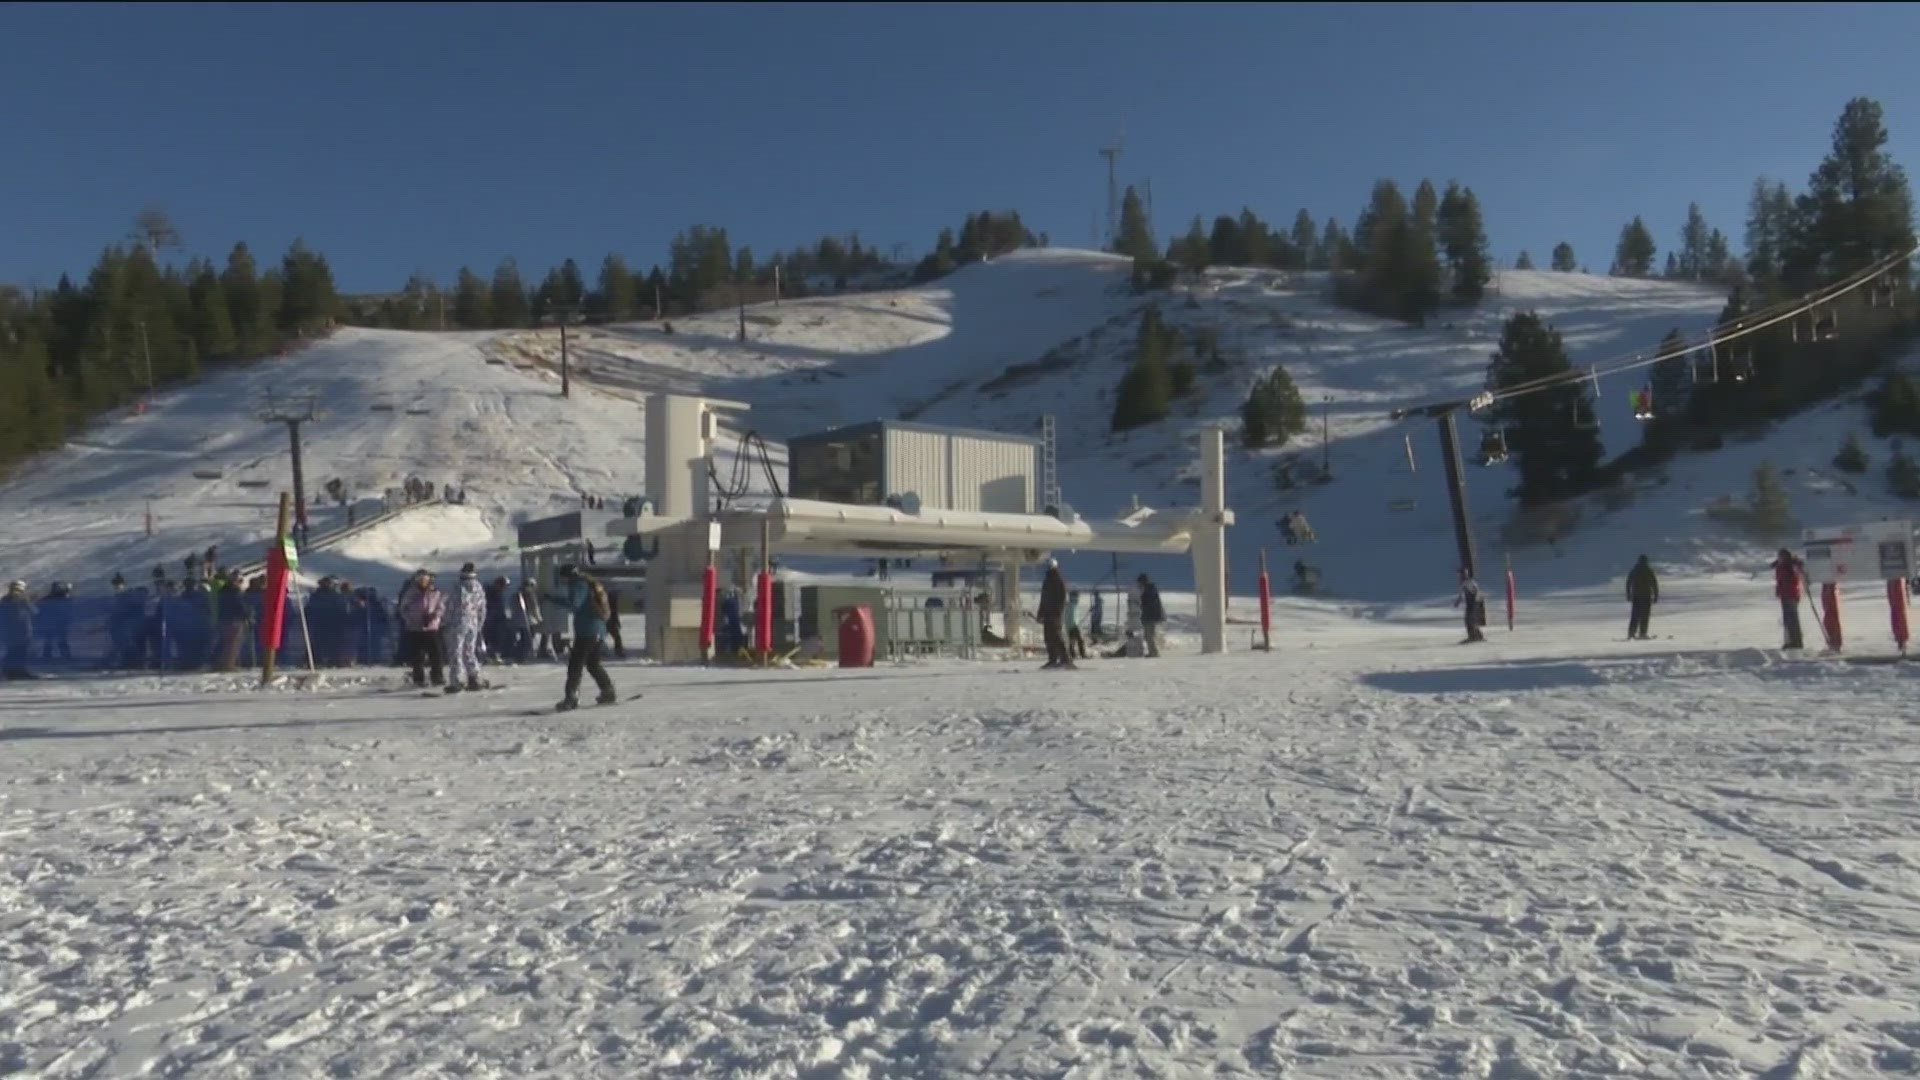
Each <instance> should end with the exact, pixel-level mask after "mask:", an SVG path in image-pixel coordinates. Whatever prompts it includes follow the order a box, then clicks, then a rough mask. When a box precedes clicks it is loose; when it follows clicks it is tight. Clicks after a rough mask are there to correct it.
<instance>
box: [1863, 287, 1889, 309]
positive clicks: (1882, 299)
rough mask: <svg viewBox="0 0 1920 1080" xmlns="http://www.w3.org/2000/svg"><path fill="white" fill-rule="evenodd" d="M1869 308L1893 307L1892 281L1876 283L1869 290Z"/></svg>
mask: <svg viewBox="0 0 1920 1080" xmlns="http://www.w3.org/2000/svg"><path fill="white" fill-rule="evenodd" d="M1867 306H1868V307H1892V306H1893V282H1891V281H1876V282H1874V283H1873V285H1872V286H1871V287H1870V288H1868V289H1867Z"/></svg>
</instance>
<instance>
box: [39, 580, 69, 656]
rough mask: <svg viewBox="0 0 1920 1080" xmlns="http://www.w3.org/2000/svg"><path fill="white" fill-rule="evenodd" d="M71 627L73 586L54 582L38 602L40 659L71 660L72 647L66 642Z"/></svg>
mask: <svg viewBox="0 0 1920 1080" xmlns="http://www.w3.org/2000/svg"><path fill="white" fill-rule="evenodd" d="M72 626H73V586H72V585H69V584H67V583H66V582H63V581H57V582H54V584H53V587H52V588H51V589H48V590H47V595H46V597H45V598H43V599H42V600H41V601H40V659H42V660H49V661H50V660H52V659H53V658H54V656H55V655H56V654H57V655H58V656H59V657H60V659H62V660H71V659H73V645H72V644H71V643H70V642H69V641H68V640H67V634H68V631H69V630H70V629H71V628H72Z"/></svg>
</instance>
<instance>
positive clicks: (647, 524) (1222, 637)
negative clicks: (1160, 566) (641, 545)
mask: <svg viewBox="0 0 1920 1080" xmlns="http://www.w3.org/2000/svg"><path fill="white" fill-rule="evenodd" d="M744 408H745V406H743V405H739V404H736V403H733V402H721V401H711V400H707V399H703V398H694V397H682V396H678V395H671V394H654V395H651V396H649V397H648V399H647V462H646V470H647V488H648V492H647V493H648V495H649V496H651V497H652V498H653V500H654V502H653V507H652V509H653V512H652V513H647V514H643V515H641V516H640V517H636V518H623V519H620V520H616V521H613V522H609V523H608V525H607V533H608V535H609V536H613V537H619V538H625V537H627V536H630V535H636V534H639V535H645V536H648V537H651V538H653V539H655V540H657V541H658V542H659V553H658V554H657V555H656V556H655V557H654V558H653V559H652V560H651V561H650V562H649V564H648V568H647V581H648V585H647V588H648V603H647V648H648V652H649V654H650V655H651V656H652V657H653V658H654V659H656V660H659V661H663V662H669V663H672V662H685V661H688V660H691V659H694V658H696V657H697V656H698V652H699V644H698V640H697V639H698V630H699V622H700V610H699V608H700V604H699V597H700V589H701V578H702V575H703V572H704V570H705V568H706V566H707V560H708V557H709V553H710V552H712V553H713V554H714V555H715V556H717V555H718V553H720V552H725V551H752V552H755V553H756V554H757V553H758V551H759V549H760V546H761V544H762V543H763V542H764V543H766V545H767V548H768V552H769V553H770V554H774V555H780V554H798V555H826V556H847V557H855V558H873V557H875V556H877V555H878V556H890V557H908V556H920V557H925V556H938V555H951V556H958V555H965V556H968V557H971V558H979V557H983V556H984V557H985V558H987V559H989V560H990V561H994V562H997V563H999V565H1000V566H1001V568H1002V571H1003V573H1004V574H1005V575H1006V580H1007V586H1008V587H1003V588H1002V589H1001V590H1000V594H1001V596H1002V597H1003V601H1004V615H1005V617H1006V620H1007V621H1006V626H1007V628H1008V629H1009V640H1015V641H1017V640H1018V638H1016V637H1014V636H1013V633H1014V628H1017V627H1018V626H1019V625H1020V619H1021V616H1020V598H1019V590H1018V588H1017V584H1018V579H1019V571H1020V567H1022V566H1023V565H1027V564H1030V563H1036V562H1039V561H1040V560H1042V559H1043V558H1045V557H1046V555H1047V553H1048V552H1053V551H1114V552H1136V553H1141V554H1160V555H1178V554H1180V553H1182V552H1189V553H1191V555H1192V557H1193V570H1194V587H1195V590H1196V591H1197V593H1198V594H1199V613H1200V642H1201V651H1202V652H1207V653H1217V652H1224V651H1225V650H1226V631H1227V625H1226V601H1227V583H1226V530H1227V528H1228V527H1229V526H1231V525H1232V524H1233V521H1234V517H1233V511H1232V510H1230V509H1228V508H1227V506H1226V501H1225V500H1226V495H1225V492H1226V485H1225V479H1226V477H1225V467H1226V466H1225V435H1224V432H1223V431H1222V430H1221V429H1219V428H1209V429H1207V430H1206V431H1205V432H1203V434H1202V438H1201V444H1200V445H1201V462H1200V468H1201V482H1200V493H1201V500H1200V501H1201V505H1200V506H1199V507H1198V508H1197V509H1190V510H1181V511H1168V512H1155V511H1153V510H1152V509H1150V508H1141V509H1138V510H1134V511H1132V512H1130V513H1129V514H1128V515H1127V517H1126V518H1125V519H1124V520H1116V521H1103V522H1089V521H1087V520H1085V519H1083V518H1080V517H1078V516H1077V515H1076V516H1074V517H1073V518H1072V519H1071V520H1069V521H1062V520H1060V519H1058V518H1055V517H1050V516H1047V515H1043V514H1022V513H997V512H994V511H991V510H984V509H932V508H926V507H922V508H920V509H918V510H917V511H913V510H908V509H895V508H892V507H887V506H873V505H855V504H850V503H838V502H823V501H817V500H810V499H795V498H785V497H761V498H757V499H747V500H740V501H737V502H736V503H735V504H734V505H733V506H731V507H730V508H728V509H727V510H726V511H723V512H721V513H718V514H714V513H713V512H712V511H711V510H710V509H709V508H710V507H711V506H712V501H711V499H710V498H709V497H708V490H707V489H708V481H707V475H708V460H709V458H710V456H711V453H712V445H713V438H714V435H715V434H716V432H717V425H716V423H715V420H716V416H715V414H716V413H717V412H718V411H721V410H737V409H744Z"/></svg>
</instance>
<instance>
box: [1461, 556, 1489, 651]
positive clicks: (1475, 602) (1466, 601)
mask: <svg viewBox="0 0 1920 1080" xmlns="http://www.w3.org/2000/svg"><path fill="white" fill-rule="evenodd" d="M1486 602H1487V598H1486V597H1485V596H1484V595H1483V594H1482V593H1481V592H1480V583H1479V582H1477V581H1475V580H1473V571H1471V570H1469V569H1467V568H1466V567H1464V566H1463V567H1461V568H1460V595H1458V596H1456V597H1454V598H1453V606H1454V607H1465V608H1466V620H1467V640H1465V641H1463V642H1461V643H1460V644H1462V645H1471V644H1473V643H1474V642H1476V641H1485V640H1487V638H1486V635H1484V634H1482V633H1481V632H1480V627H1481V626H1482V625H1483V624H1484V623H1485V622H1486V615H1485V610H1486V609H1485V607H1484V606H1483V605H1485V604H1486Z"/></svg>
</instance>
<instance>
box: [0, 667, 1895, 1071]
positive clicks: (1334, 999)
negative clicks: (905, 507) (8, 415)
mask: <svg viewBox="0 0 1920 1080" xmlns="http://www.w3.org/2000/svg"><path fill="white" fill-rule="evenodd" d="M1368 660H1369V657H1368V655H1367V654H1361V653H1357V652H1356V653H1352V654H1343V653H1340V652H1336V651H1333V650H1328V651H1325V652H1322V653H1319V654H1317V655H1314V656H1311V657H1306V656H1300V655H1293V656H1288V655H1284V654H1282V655H1276V656H1272V657H1245V656H1242V657H1230V658H1222V659H1207V660H1201V659H1187V660H1168V661H1165V662H1162V663H1158V664H1148V663H1113V664H1102V665H1100V666H1099V670H1098V672H1097V674H1096V673H1093V672H1089V673H1088V674H1087V675H1086V676H1084V677H1081V678H1075V679H1055V680H1038V679H1036V680H1028V679H1017V678H1006V677H1002V676H999V675H996V674H994V673H992V672H983V671H981V670H980V669H979V668H974V667H965V666H958V665H930V666H925V667H920V668H914V669H908V670H904V671H895V672H889V673H886V674H885V675H884V676H882V677H877V678H876V677H871V676H869V677H854V678H841V677H833V676H827V675H823V676H808V675H800V674H796V673H767V675H766V677H765V681H764V682H761V683H756V682H755V681H754V680H750V679H749V680H743V679H741V678H739V677H738V675H737V674H736V675H734V676H732V677H729V678H724V679H723V678H720V677H717V676H707V675H702V674H700V673H689V672H685V671H681V670H674V669H652V668H628V669H625V670H623V671H619V672H617V673H616V674H617V676H618V677H620V679H621V685H622V687H623V689H625V688H627V687H628V686H629V684H631V685H632V687H633V688H635V689H644V690H645V691H646V692H647V697H646V699H645V700H644V702H642V703H638V704H631V705H622V706H620V707H618V708H613V709H607V710H596V711H594V712H593V713H591V714H572V715H569V716H567V717H554V718H539V719H527V718H523V717H520V716H518V715H516V714H517V713H518V712H519V711H520V706H522V705H524V704H526V703H528V702H529V701H531V700H533V698H532V695H536V694H544V692H545V691H546V690H548V689H550V688H531V687H530V688H527V689H525V690H509V691H507V692H506V693H504V694H502V695H500V702H499V705H498V708H497V709H496V708H495V707H494V702H493V701H492V700H489V702H488V704H487V705H486V706H483V707H480V706H475V705H473V704H471V703H465V702H441V701H437V700H436V701H414V700H412V699H404V700H401V699H396V700H395V701H394V702H386V701H380V702H377V703H369V702H368V701H367V700H366V699H365V698H364V697H362V698H354V697H350V696H348V695H345V694H341V695H332V696H330V695H326V694H321V695H315V696H312V697H306V698H302V697H289V696H286V695H280V696H277V697H276V698H275V700H273V701H272V702H270V703H268V702H263V701H261V700H260V699H259V698H258V697H248V696H245V695H226V696H221V695H214V696H211V697H209V698H208V699H207V700H206V702H205V704H204V705H198V706H197V707H196V708H195V709H193V710H191V711H192V712H193V713H194V715H193V716H192V717H191V721H192V722H186V723H183V722H182V721H183V720H187V719H189V718H187V717H182V716H181V715H180V713H182V712H183V710H179V709H172V708H167V707H164V706H166V705H167V704H177V703H179V702H168V701H167V700H165V699H164V697H161V698H155V697H151V696H150V697H148V698H143V699H134V700H127V699H115V700H114V701H113V703H112V704H111V705H107V704H104V703H103V704H102V705H101V706H100V707H99V708H98V709H97V710H77V709H72V708H66V709H61V708H58V707H56V706H54V705H49V704H46V701H47V695H48V694H50V693H54V692H55V691H58V690H60V689H61V688H60V687H58V686H42V687H38V688H36V690H35V694H34V696H33V697H32V698H30V699H29V698H23V699H21V702H22V703H21V704H18V705H17V707H16V706H12V705H10V706H9V709H10V711H12V712H17V713H19V714H20V719H19V720H18V721H16V720H15V719H14V718H13V716H12V715H9V717H8V724H7V731H12V732H15V733H16V735H15V736H14V737H13V738H9V739H4V749H5V752H6V754H7V755H8V758H9V762H10V766H11V767H10V769H9V771H8V772H7V773H6V774H5V776H4V777H0V836H4V837H5V841H6V847H5V849H4V852H3V853H0V976H4V977H0V1069H5V1070H11V1071H24V1072H27V1073H30V1074H35V1075H44V1076H48V1077H68V1076H83V1075H84V1076H119V1075H163V1076H176V1075H189V1074H202V1073H225V1072H246V1071H249V1070H257V1069H261V1068H268V1067H271V1068H275V1069H282V1070H288V1071H291V1072H298V1073H304V1074H315V1075H317V1074H323V1073H324V1074H330V1075H341V1076H347V1075H352V1076H402V1075H431V1074H437V1073H445V1072H455V1071H459V1072H467V1073H473V1074H476V1075H521V1074H528V1073H536V1074H565V1075H582V1076H630V1075H638V1074H647V1075H713V1074H724V1073H736V1074H741V1075H769V1076H803V1077H837V1076H863V1075H864V1076H881V1075H884V1076H927V1077H934V1076H942V1077H944V1076H953V1075H968V1074H975V1075H988V1076H1076V1077H1090V1076H1101V1075H1123V1074H1135V1073H1139V1074H1152V1075H1191V1074H1200V1073H1219V1074H1226V1075H1234V1074H1241V1075H1276V1074H1285V1075H1289V1076H1319V1077H1355V1076H1361V1077H1364V1076H1383V1077H1384V1076H1404V1075H1431V1074H1442V1075H1464V1076H1483V1077H1494V1076H1498V1077H1505V1078H1509V1080H1511V1078H1524V1077H1530V1076H1533V1077H1542V1078H1544V1077H1558V1076H1668V1075H1672V1076H1755V1075H1766V1076H1774V1077H1794V1076H1802V1077H1805V1076H1819V1075H1829V1076H1835V1077H1837V1076H1861V1075H1872V1074H1874V1073H1875V1072H1876V1071H1885V1072H1895V1073H1897V1072H1899V1071H1901V1070H1903V1069H1913V1068H1916V1067H1920V1058H1917V1057H1916V1055H1920V1016H1916V1015H1915V1011H1914V1005H1913V1002H1914V1001H1916V1000H1920V976H1916V975H1915V974H1914V973H1915V972H1920V899H1917V895H1920V881H1917V879H1916V874H1915V872H1914V863H1913V860H1914V859H1915V858H1920V851H1917V850H1916V848H1915V846H1914V845H1913V843H1912V842H1911V841H1910V840H1909V839H1908V836H1910V834H1911V826H1912V823H1913V820H1914V815H1915V811H1914V809H1913V802H1912V782H1911V780H1910V774H1911V769H1912V765H1913V759H1914V757H1915V754H1916V753H1917V752H1920V738H1916V731H1917V730H1920V729H1916V728H1915V727H1914V726H1912V725H1909V724H1906V723H1904V722H1902V721H1898V720H1886V719H1883V718H1878V717H1883V716H1884V715H1885V714H1886V711H1887V710H1886V703H1887V702H1888V701H1892V700H1900V699H1902V698H1903V697H1907V696H1910V694H1911V687H1912V683H1911V681H1910V680H1904V675H1903V673H1901V672H1899V671H1897V670H1892V669H1854V670H1839V671H1832V670H1827V669H1810V670H1807V671H1801V672H1789V673H1784V674H1783V673H1781V672H1776V671H1773V670H1771V669H1770V670H1768V671H1765V672H1755V671H1723V672H1719V673H1709V674H1705V675H1700V676H1698V677H1689V678H1687V679H1684V680H1668V681H1657V679H1656V677H1657V676H1658V674H1659V672H1658V669H1657V665H1654V666H1649V668H1648V669H1647V671H1645V672H1643V673H1642V674H1643V675H1644V676H1645V677H1644V678H1641V677H1635V676H1634V675H1633V673H1632V672H1620V671H1615V672H1613V673H1612V675H1613V677H1612V678H1610V679H1607V680H1595V681H1598V682H1600V683H1601V685H1598V686H1595V685H1592V683H1591V682H1579V683H1578V684H1577V685H1569V686H1564V687H1557V686H1553V685H1545V686H1542V687H1541V688H1539V689H1535V690H1528V691H1524V692H1518V693H1516V692H1510V691H1509V692H1496V691H1493V690H1488V691H1484V692H1482V691H1470V690H1469V691H1458V690H1456V691H1452V692H1448V693H1444V694H1428V693H1419V692H1394V691H1391V690H1383V689H1380V688H1378V687H1377V686H1375V685H1372V684H1369V683H1368V682H1367V681H1366V680H1364V679H1363V678H1361V677H1360V676H1361V674H1362V670H1361V669H1363V668H1364V667H1365V666H1366V665H1367V664H1368ZM1782 680H1798V681H1797V682H1786V681H1782ZM1455 682H1457V680H1455ZM1789 687H1790V688H1791V690H1792V693H1791V694H1783V692H1782V691H1783V690H1784V689H1787V688H1789ZM521 699H525V700H521ZM36 702H38V703H40V704H34V703H36ZM370 709H371V710H384V713H383V714H382V715H379V716H369V715H367V711H368V710H370ZM36 710H38V711H36ZM268 712H270V713H271V715H261V714H262V713H268ZM203 714H204V715H203ZM1811 716H1817V717H1819V719H1818V720H1812V719H1810V717H1811ZM208 717H213V718H215V719H217V720H219V721H220V722H219V723H209V722H207V718H208ZM7 731H0V737H4V736H6V735H7Z"/></svg>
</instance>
